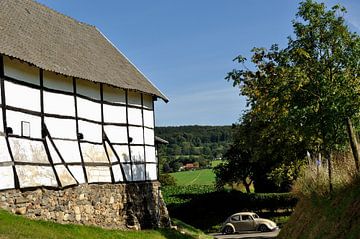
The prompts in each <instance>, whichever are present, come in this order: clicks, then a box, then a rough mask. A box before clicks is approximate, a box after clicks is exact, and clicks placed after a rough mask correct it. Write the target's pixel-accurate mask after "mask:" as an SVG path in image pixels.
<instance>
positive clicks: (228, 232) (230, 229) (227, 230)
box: [223, 226, 234, 234]
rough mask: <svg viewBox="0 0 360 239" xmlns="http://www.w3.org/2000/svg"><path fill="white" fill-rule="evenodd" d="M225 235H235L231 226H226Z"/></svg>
mask: <svg viewBox="0 0 360 239" xmlns="http://www.w3.org/2000/svg"><path fill="white" fill-rule="evenodd" d="M223 233H224V234H233V233H234V229H233V228H232V227H231V226H226V227H225V228H224V230H223Z"/></svg>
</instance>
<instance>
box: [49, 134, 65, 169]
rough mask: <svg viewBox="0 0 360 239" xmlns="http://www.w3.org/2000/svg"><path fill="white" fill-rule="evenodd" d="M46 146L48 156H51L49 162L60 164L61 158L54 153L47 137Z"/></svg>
mask: <svg viewBox="0 0 360 239" xmlns="http://www.w3.org/2000/svg"><path fill="white" fill-rule="evenodd" d="M46 144H47V146H48V149H49V151H50V156H51V160H52V161H53V163H61V162H62V161H61V158H60V156H59V154H58V153H57V152H56V150H55V148H54V146H53V145H52V143H51V142H50V140H49V138H48V137H46Z"/></svg>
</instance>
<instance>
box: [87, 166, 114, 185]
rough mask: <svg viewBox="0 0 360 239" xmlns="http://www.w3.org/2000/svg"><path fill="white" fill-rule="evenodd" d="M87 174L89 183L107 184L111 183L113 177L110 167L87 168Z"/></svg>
mask: <svg viewBox="0 0 360 239" xmlns="http://www.w3.org/2000/svg"><path fill="white" fill-rule="evenodd" d="M86 174H87V178H88V182H89V183H98V182H99V183H105V182H111V175H110V169H109V167H102V166H97V167H90V166H87V167H86Z"/></svg>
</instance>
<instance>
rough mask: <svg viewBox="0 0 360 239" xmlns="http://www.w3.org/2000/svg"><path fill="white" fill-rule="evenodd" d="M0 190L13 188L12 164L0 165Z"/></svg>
mask: <svg viewBox="0 0 360 239" xmlns="http://www.w3.org/2000/svg"><path fill="white" fill-rule="evenodd" d="M0 175H1V180H0V190H2V189H9V188H14V187H15V183H14V173H13V169H12V166H1V167H0Z"/></svg>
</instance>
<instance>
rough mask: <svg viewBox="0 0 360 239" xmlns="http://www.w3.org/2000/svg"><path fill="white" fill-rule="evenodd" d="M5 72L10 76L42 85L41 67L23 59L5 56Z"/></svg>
mask: <svg viewBox="0 0 360 239" xmlns="http://www.w3.org/2000/svg"><path fill="white" fill-rule="evenodd" d="M4 73H5V75H6V76H8V77H11V78H15V79H17V80H21V81H25V82H29V83H32V84H36V85H40V73H39V68H36V67H34V66H30V65H29V64H27V63H25V62H23V61H19V60H17V59H12V60H11V59H10V58H9V57H7V56H4Z"/></svg>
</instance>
